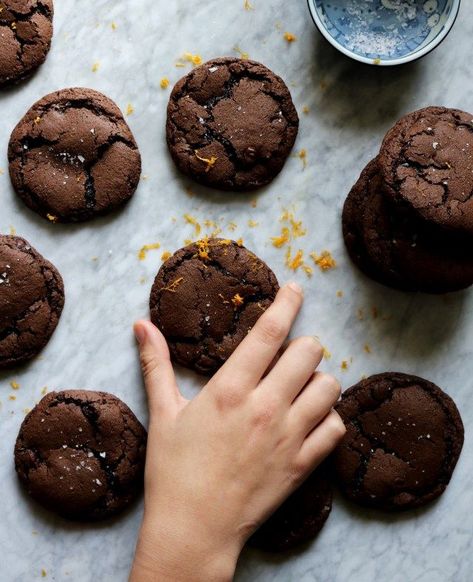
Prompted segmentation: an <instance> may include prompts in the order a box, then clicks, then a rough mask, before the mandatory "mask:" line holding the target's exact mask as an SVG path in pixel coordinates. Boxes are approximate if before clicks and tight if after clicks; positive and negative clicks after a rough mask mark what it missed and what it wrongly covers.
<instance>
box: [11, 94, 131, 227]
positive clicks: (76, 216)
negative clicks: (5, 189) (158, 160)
mask: <svg viewBox="0 0 473 582" xmlns="http://www.w3.org/2000/svg"><path fill="white" fill-rule="evenodd" d="M8 159H9V162H10V176H11V180H12V183H13V187H14V188H15V190H16V192H17V194H18V195H19V196H20V198H21V199H22V200H23V202H24V203H25V204H26V205H27V206H28V207H29V208H31V209H32V210H34V211H35V212H37V213H38V214H40V215H41V216H43V217H45V218H48V219H49V220H51V221H53V222H79V221H84V220H89V219H91V218H93V217H95V216H97V215H103V214H106V213H108V212H110V211H112V210H115V209H116V208H118V207H119V206H122V205H123V204H124V203H125V202H127V201H128V200H129V199H130V198H131V196H132V195H133V193H134V192H135V190H136V187H137V185H138V182H139V179H140V172H141V157H140V153H139V151H138V146H137V145H136V142H135V139H134V137H133V134H132V133H131V130H130V128H129V127H128V125H127V124H126V122H125V120H124V118H123V116H122V114H121V112H120V110H119V109H118V107H117V106H116V105H115V104H114V103H113V101H111V100H110V99H109V98H108V97H105V95H102V93H99V92H97V91H93V90H92V89H80V88H75V89H63V90H62V91H57V92H56V93H51V94H50V95H46V97H43V98H42V99H41V100H40V101H38V102H37V103H35V104H34V105H33V107H31V109H30V110H29V111H28V112H27V114H26V115H25V116H24V117H23V119H22V120H21V121H20V122H19V123H18V125H17V126H16V128H15V129H14V130H13V133H12V136H11V138H10V144H9V148H8Z"/></svg>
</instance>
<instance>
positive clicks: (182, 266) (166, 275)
mask: <svg viewBox="0 0 473 582" xmlns="http://www.w3.org/2000/svg"><path fill="white" fill-rule="evenodd" d="M278 289H279V285H278V282H277V279H276V277H275V275H274V273H273V272H272V271H271V269H270V268H269V267H268V266H267V265H266V264H265V263H264V262H263V261H262V260H261V259H259V258H258V257H257V256H256V255H254V254H253V253H252V252H250V251H249V250H247V249H246V248H245V247H243V246H241V245H239V244H238V243H236V242H234V241H232V240H225V239H218V238H211V239H203V240H200V241H198V242H196V243H193V244H190V245H188V246H186V247H184V248H182V249H180V250H179V251H177V252H176V253H175V254H174V255H173V256H172V257H171V258H170V259H169V260H167V261H166V262H165V263H164V264H163V266H162V267H161V269H160V270H159V273H158V274H157V276H156V279H155V281H154V284H153V287H152V289H151V297H150V310H151V320H152V322H153V323H154V324H155V325H156V326H157V327H158V328H159V329H160V330H161V332H162V333H163V334H164V336H165V337H166V339H167V342H168V344H169V348H170V350H171V355H172V357H173V359H174V360H175V361H176V362H178V363H179V364H181V365H183V366H186V367H187V368H191V369H193V370H195V371H196V372H199V373H201V374H213V373H214V372H215V371H216V370H217V369H218V368H219V367H220V366H221V365H222V364H224V363H225V361H226V360H227V359H228V358H229V357H230V355H231V354H232V353H233V351H234V350H235V348H236V347H237V346H238V344H239V343H240V342H241V341H242V340H243V339H244V338H245V337H246V335H247V333H248V332H249V331H250V330H251V328H252V327H253V325H254V324H255V323H256V321H257V320H258V318H259V317H260V316H261V315H262V314H263V313H264V311H265V310H266V309H267V307H269V305H270V304H271V303H272V302H273V300H274V298H275V296H276V293H277V291H278Z"/></svg>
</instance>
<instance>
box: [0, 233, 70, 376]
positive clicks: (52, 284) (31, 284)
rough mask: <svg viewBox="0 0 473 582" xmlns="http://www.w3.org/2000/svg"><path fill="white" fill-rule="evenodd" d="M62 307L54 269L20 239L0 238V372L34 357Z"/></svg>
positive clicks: (58, 278)
mask: <svg viewBox="0 0 473 582" xmlns="http://www.w3.org/2000/svg"><path fill="white" fill-rule="evenodd" d="M63 306H64V284H63V281H62V277H61V275H60V274H59V272H58V271H57V269H56V267H54V265H52V264H51V263H50V262H49V261H47V260H46V259H45V258H44V257H43V256H41V255H40V254H39V253H38V251H36V250H35V249H34V248H33V247H32V246H31V245H30V244H29V243H28V242H27V241H26V240H24V239H23V238H20V237H17V236H9V235H0V369H1V368H9V367H13V366H16V365H18V364H21V363H23V362H26V361H27V360H30V359H31V358H33V357H34V356H36V355H37V354H38V353H39V352H40V351H41V350H42V349H43V348H44V346H45V345H46V344H47V343H48V341H49V339H50V338H51V336H52V334H53V332H54V330H55V329H56V326H57V324H58V321H59V318H60V316H61V313H62V308H63Z"/></svg>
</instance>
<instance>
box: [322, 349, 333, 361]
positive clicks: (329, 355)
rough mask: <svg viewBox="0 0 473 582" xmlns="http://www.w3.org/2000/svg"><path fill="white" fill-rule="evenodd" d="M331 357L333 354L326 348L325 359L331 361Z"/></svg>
mask: <svg viewBox="0 0 473 582" xmlns="http://www.w3.org/2000/svg"><path fill="white" fill-rule="evenodd" d="M331 357H332V354H331V353H330V352H329V351H328V349H327V348H325V347H324V358H325V359H326V360H330V359H331Z"/></svg>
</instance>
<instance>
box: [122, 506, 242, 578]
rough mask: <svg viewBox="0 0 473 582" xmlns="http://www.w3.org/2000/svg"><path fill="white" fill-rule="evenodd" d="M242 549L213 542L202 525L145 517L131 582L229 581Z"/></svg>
mask: <svg viewBox="0 0 473 582" xmlns="http://www.w3.org/2000/svg"><path fill="white" fill-rule="evenodd" d="M240 551H241V546H240V545H239V544H238V543H235V542H233V541H230V540H223V539H219V540H217V539H214V538H213V537H212V536H210V535H208V533H207V532H204V531H202V528H201V527H200V525H199V524H196V523H193V524H191V525H190V526H189V527H186V526H184V524H182V523H179V522H178V521H176V520H169V521H167V520H163V519H159V517H158V518H157V519H149V518H147V517H146V516H145V518H144V520H143V523H142V526H141V530H140V535H139V539H138V544H137V547H136V553H135V559H134V562H133V568H132V572H131V576H130V582H147V581H148V580H149V581H150V582H151V581H152V582H160V581H161V580H162V581H166V582H167V581H169V580H173V582H181V581H182V582H200V581H202V582H204V581H205V582H230V581H231V580H232V579H233V575H234V572H235V568H236V563H237V560H238V556H239V554H240Z"/></svg>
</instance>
